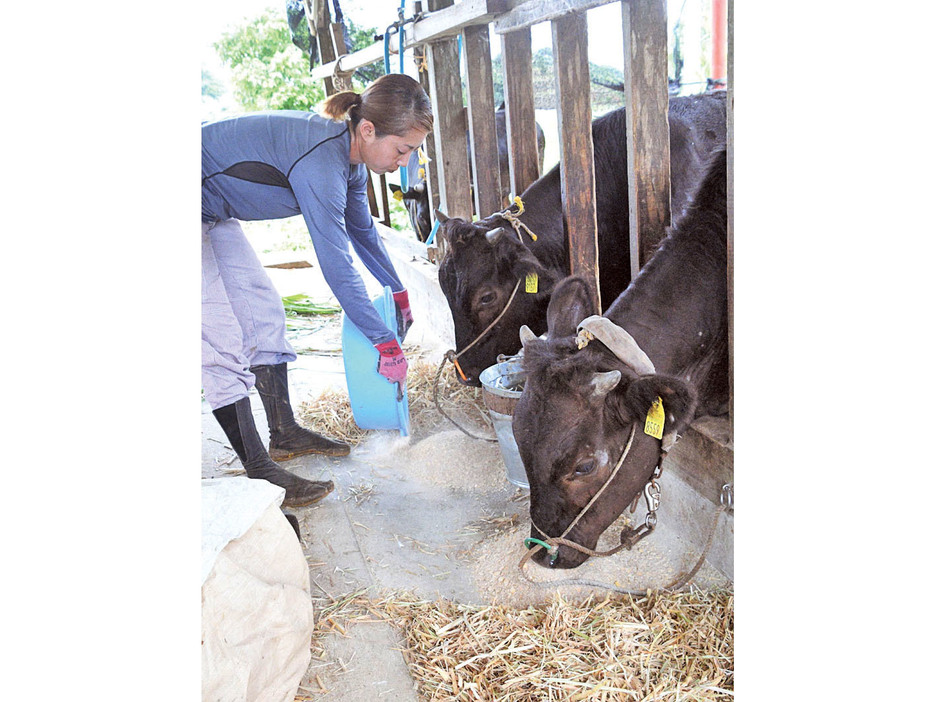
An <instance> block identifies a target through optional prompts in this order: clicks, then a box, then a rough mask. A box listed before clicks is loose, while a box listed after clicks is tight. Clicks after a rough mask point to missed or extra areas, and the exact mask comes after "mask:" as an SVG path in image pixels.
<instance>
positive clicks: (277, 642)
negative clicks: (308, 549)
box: [202, 478, 313, 702]
mask: <svg viewBox="0 0 936 702" xmlns="http://www.w3.org/2000/svg"><path fill="white" fill-rule="evenodd" d="M284 494H285V493H284V490H283V489H282V488H279V487H276V486H274V485H271V484H270V483H268V482H266V481H265V480H250V479H247V478H221V479H217V480H203V481H202V700H203V702H209V701H210V702H253V701H255V700H256V701H259V700H263V701H264V702H266V701H269V702H280V701H282V702H292V700H293V699H294V698H295V696H296V692H297V690H298V687H299V683H300V682H301V680H302V676H303V675H304V674H305V672H306V670H307V668H308V666H309V662H310V660H311V650H310V641H311V638H312V628H313V618H312V600H311V598H310V592H309V587H310V586H309V569H308V566H307V564H306V561H305V556H304V555H303V552H302V547H301V545H300V544H299V541H298V540H297V539H296V534H295V532H294V531H293V529H292V527H291V526H290V525H289V522H288V521H286V517H285V516H284V515H283V513H282V511H281V510H280V504H282V501H283V495H284Z"/></svg>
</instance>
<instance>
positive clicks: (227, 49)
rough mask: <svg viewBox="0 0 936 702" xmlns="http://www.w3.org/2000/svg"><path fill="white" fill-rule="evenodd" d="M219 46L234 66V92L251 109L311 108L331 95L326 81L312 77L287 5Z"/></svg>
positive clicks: (271, 10) (267, 13)
mask: <svg viewBox="0 0 936 702" xmlns="http://www.w3.org/2000/svg"><path fill="white" fill-rule="evenodd" d="M214 47H215V50H216V51H217V52H218V55H219V56H220V57H221V60H222V61H223V62H224V63H225V64H226V65H228V66H229V67H230V68H231V75H232V83H233V88H234V97H235V99H236V100H237V102H238V103H239V104H240V105H241V107H242V108H243V109H244V110H245V111H248V112H250V111H256V110H311V109H312V108H313V106H314V105H315V104H316V103H318V102H320V101H321V100H323V99H324V98H325V89H324V87H323V86H322V81H320V80H313V79H312V78H311V77H310V76H309V62H308V58H307V57H306V56H305V55H304V54H303V53H302V51H300V50H299V49H297V48H296V47H295V46H294V45H293V43H292V38H291V36H290V32H289V24H288V22H287V20H286V13H285V12H284V11H283V10H282V9H275V8H269V9H267V10H266V11H265V12H264V13H263V14H262V15H260V16H259V17H257V18H256V19H254V20H252V21H251V22H248V23H247V24H246V25H244V26H242V27H239V28H237V29H235V30H234V31H232V32H228V33H225V34H224V35H222V37H221V39H220V41H218V42H217V43H215V45H214Z"/></svg>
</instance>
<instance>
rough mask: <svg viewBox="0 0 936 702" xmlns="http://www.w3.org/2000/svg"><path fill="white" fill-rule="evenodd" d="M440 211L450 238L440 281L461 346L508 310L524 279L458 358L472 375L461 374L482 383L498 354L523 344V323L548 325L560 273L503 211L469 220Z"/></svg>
mask: <svg viewBox="0 0 936 702" xmlns="http://www.w3.org/2000/svg"><path fill="white" fill-rule="evenodd" d="M436 216H437V218H439V220H440V221H441V222H442V224H441V226H440V229H439V232H440V234H441V236H444V237H445V239H446V241H447V242H448V248H447V251H446V254H445V258H443V259H442V262H441V264H440V265H439V283H440V285H441V287H442V292H444V293H445V297H446V299H447V300H448V304H449V308H450V309H451V311H452V319H453V321H454V323H455V343H456V346H457V348H458V350H459V351H461V350H463V349H465V348H467V347H468V346H469V345H470V344H471V343H472V342H473V341H475V339H477V338H478V337H479V335H480V334H481V333H482V332H483V331H484V330H485V329H486V328H487V327H488V325H489V324H491V323H492V322H493V321H494V320H495V319H497V316H498V315H499V314H500V313H501V312H503V311H504V308H505V307H506V306H507V303H508V301H509V300H510V298H511V294H512V293H513V291H514V288H515V287H516V286H517V282H518V281H519V288H518V289H517V293H516V295H514V296H513V300H512V301H511V302H510V306H509V308H508V309H507V311H506V312H505V313H504V316H503V317H501V319H500V320H499V321H498V322H497V324H495V325H494V327H493V328H491V329H490V331H488V332H487V333H486V334H484V336H483V337H482V338H481V339H480V340H479V341H478V342H477V343H476V344H475V345H474V346H472V347H471V348H470V349H468V351H466V352H465V353H464V355H463V356H461V357H460V358H459V366H460V367H461V369H462V371H463V372H464V373H465V375H466V376H467V381H463V380H462V379H461V378H459V380H460V381H461V382H464V383H467V384H468V385H474V386H477V385H480V382H479V380H478V376H480V374H481V372H482V371H483V370H484V369H485V368H488V367H490V366H492V365H494V364H495V363H497V356H498V354H514V353H516V352H517V351H519V350H520V341H519V337H518V333H519V330H520V327H521V326H522V325H524V324H526V325H528V326H530V327H532V328H533V329H537V330H538V331H539V332H543V331H545V327H546V306H547V304H548V301H549V294H550V292H551V291H552V287H553V285H554V284H555V282H556V277H555V275H554V274H553V273H552V272H551V271H549V270H548V269H547V268H545V267H544V266H543V265H542V264H541V263H540V262H539V260H538V259H537V258H536V256H534V255H533V253H532V252H531V251H530V250H529V249H528V248H527V246H526V245H525V244H524V243H523V242H521V241H520V239H519V237H518V235H517V233H516V232H515V231H514V229H513V228H512V227H511V226H510V224H509V223H508V222H507V221H505V220H504V219H503V218H502V217H499V216H497V215H492V216H491V217H488V218H487V219H483V220H479V221H477V222H474V223H469V222H466V221H465V220H463V219H459V218H457V217H453V218H451V219H449V218H447V217H445V215H444V214H442V213H441V212H438V211H437V212H436ZM528 276H530V286H529V288H528V287H527V278H528ZM534 276H535V282H534ZM534 289H535V291H534Z"/></svg>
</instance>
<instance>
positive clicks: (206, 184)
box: [202, 74, 432, 507]
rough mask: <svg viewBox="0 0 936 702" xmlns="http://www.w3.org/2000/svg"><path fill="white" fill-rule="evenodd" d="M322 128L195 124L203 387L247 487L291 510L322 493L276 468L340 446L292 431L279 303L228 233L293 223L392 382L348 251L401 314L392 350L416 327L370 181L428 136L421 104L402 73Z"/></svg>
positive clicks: (387, 332) (310, 120)
mask: <svg viewBox="0 0 936 702" xmlns="http://www.w3.org/2000/svg"><path fill="white" fill-rule="evenodd" d="M322 113H323V115H324V116H320V115H316V114H312V113H308V112H298V111H287V110H282V111H274V112H260V113H254V114H248V115H244V116H240V117H232V118H228V119H222V120H218V121H215V122H207V123H205V124H203V125H202V384H203V388H204V392H205V398H206V399H207V401H208V403H209V404H210V405H211V408H212V411H213V412H214V415H215V417H216V418H217V420H218V422H219V423H220V424H221V427H222V428H223V429H224V433H225V434H226V435H227V437H228V440H229V441H230V442H231V446H232V447H233V448H234V450H235V452H236V453H237V455H238V457H239V458H240V459H241V462H242V463H243V464H244V469H245V470H246V472H247V475H248V477H250V478H262V479H265V480H268V481H270V482H271V483H273V484H275V485H279V486H281V487H283V488H285V489H286V497H285V499H284V501H283V505H284V506H286V507H301V506H303V505H307V504H311V503H313V502H317V501H318V500H320V499H322V498H323V497H325V495H327V494H328V493H329V492H331V491H332V489H333V488H334V484H333V483H332V482H331V481H326V482H320V481H313V480H303V479H302V478H299V477H297V476H295V475H293V474H291V473H289V472H287V471H286V470H284V469H283V468H280V467H279V466H278V465H277V464H276V462H275V461H276V460H286V459H287V458H292V457H294V456H302V455H305V454H309V453H320V454H325V455H329V456H344V455H347V453H348V452H349V450H350V449H349V447H348V445H347V444H344V443H341V442H338V441H332V440H331V439H328V438H326V437H324V436H321V435H319V434H316V433H315V432H312V431H309V430H307V429H305V428H303V427H300V426H299V425H298V424H297V423H296V421H295V418H294V417H293V414H292V409H291V407H290V404H289V393H288V389H287V381H286V364H287V363H288V362H290V361H295V360H296V354H295V352H294V351H293V349H292V347H291V346H290V344H289V342H288V341H287V340H286V319H285V313H284V311H283V302H282V299H281V298H280V296H279V294H278V293H277V292H276V290H275V289H274V287H273V285H272V284H271V282H270V279H269V277H268V276H267V274H266V272H265V271H264V270H263V267H262V266H261V265H260V262H259V260H258V259H257V256H256V254H255V253H254V252H253V250H252V249H251V247H250V244H249V243H248V242H247V239H246V238H245V236H244V233H243V231H242V229H241V226H240V222H239V221H238V220H263V219H277V218H281V217H291V216H294V215H297V214H300V213H301V214H302V216H303V218H304V219H305V222H306V226H307V227H308V228H309V234H310V236H311V237H312V244H313V246H314V248H315V254H316V257H317V258H318V262H319V265H320V266H321V270H322V273H323V274H324V276H325V280H326V282H327V283H328V285H329V287H330V288H331V290H332V292H333V293H334V295H335V297H336V298H337V299H338V302H339V304H340V305H341V307H342V309H343V310H344V311H345V313H346V314H347V315H348V318H349V319H350V320H351V321H352V322H353V323H354V324H355V326H357V327H358V329H360V330H361V331H362V332H363V333H364V335H365V336H366V337H367V338H368V339H369V340H370V341H371V343H373V344H374V346H375V347H376V348H377V350H378V352H379V353H378V358H379V367H378V371H379V372H380V374H381V375H383V376H384V377H386V378H387V380H388V381H389V382H398V383H402V382H403V381H404V380H405V378H406V368H407V362H406V358H405V357H404V356H403V351H402V350H401V349H400V345H399V343H397V340H396V337H395V335H394V330H391V329H388V328H387V326H386V325H385V324H384V323H383V321H382V320H381V318H380V316H379V315H378V314H377V311H376V309H375V308H374V306H373V304H372V303H371V301H370V298H369V296H368V294H367V291H366V289H365V287H364V281H363V280H362V279H361V277H360V275H359V274H358V272H357V271H356V270H355V268H354V267H353V265H352V259H351V255H350V253H349V248H348V245H349V243H350V245H351V246H353V247H354V250H355V252H356V253H357V255H358V257H359V258H360V259H361V261H362V262H363V263H364V266H365V267H366V268H367V270H368V271H370V273H371V274H372V275H373V276H374V277H375V278H376V279H377V281H378V282H379V283H380V284H381V285H385V286H386V285H389V286H390V289H391V290H392V291H393V299H394V301H395V302H396V305H397V321H398V329H397V331H398V332H399V334H400V337H401V338H402V336H403V335H404V334H405V333H406V330H407V329H408V328H409V325H410V324H412V321H413V316H412V312H411V311H410V307H409V301H408V298H407V292H406V290H405V289H404V287H403V284H402V283H401V282H400V279H399V276H398V275H397V273H396V271H395V270H394V268H393V264H392V263H391V262H390V259H389V257H388V256H387V252H386V250H385V249H384V246H383V243H382V242H381V240H380V237H379V236H378V235H377V230H376V227H375V226H374V221H373V218H372V217H371V214H370V208H369V206H368V200H367V177H368V176H367V171H366V169H365V166H367V168H369V169H370V170H371V171H373V172H375V173H389V172H393V171H395V170H396V169H397V168H398V167H401V166H402V167H405V166H406V163H407V161H408V160H409V157H410V154H411V153H412V152H413V150H415V149H416V148H417V147H418V146H419V145H420V144H421V143H422V142H423V140H424V139H425V138H426V135H427V134H428V133H429V132H430V131H431V130H432V109H431V105H430V103H429V98H428V97H427V96H426V93H425V92H424V91H423V90H422V88H421V87H420V85H419V83H418V82H417V81H415V80H413V79H412V78H410V77H408V76H406V75H403V74H391V75H386V76H383V77H381V78H379V79H378V80H376V81H375V82H374V83H372V84H371V85H370V86H369V87H368V88H367V89H366V90H365V91H364V92H363V94H360V95H359V94H357V93H355V92H353V91H345V92H341V93H336V94H335V95H332V96H331V97H329V98H328V99H327V100H326V101H325V103H324V104H323V107H322ZM254 385H256V388H257V391H258V393H259V394H260V399H261V400H262V402H263V408H264V410H265V411H266V415H267V420H268V423H269V426H270V451H269V453H268V452H267V451H266V449H264V446H263V443H262V442H261V440H260V437H259V434H258V432H257V428H256V426H255V425H254V421H253V415H252V414H251V411H250V400H249V398H248V397H247V393H248V391H249V390H250V388H251V387H253V386H254Z"/></svg>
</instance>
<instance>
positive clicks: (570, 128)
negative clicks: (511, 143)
mask: <svg viewBox="0 0 936 702" xmlns="http://www.w3.org/2000/svg"><path fill="white" fill-rule="evenodd" d="M552 45H553V60H554V66H555V74H556V96H557V106H558V117H559V156H560V159H559V163H560V169H559V170H560V175H561V182H562V211H563V212H564V213H565V222H566V233H567V235H568V240H569V269H570V270H569V272H570V273H571V274H572V275H581V276H584V277H585V279H586V280H588V281H589V287H590V288H591V293H592V299H593V301H594V303H595V309H597V310H601V293H600V292H599V291H600V286H599V285H598V224H597V219H596V217H595V161H594V144H593V142H592V130H591V121H592V120H591V90H590V88H589V71H588V21H587V19H586V17H585V13H584V12H575V13H572V14H568V15H564V16H562V17H560V18H559V19H555V20H553V21H552ZM508 65H509V64H508Z"/></svg>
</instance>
